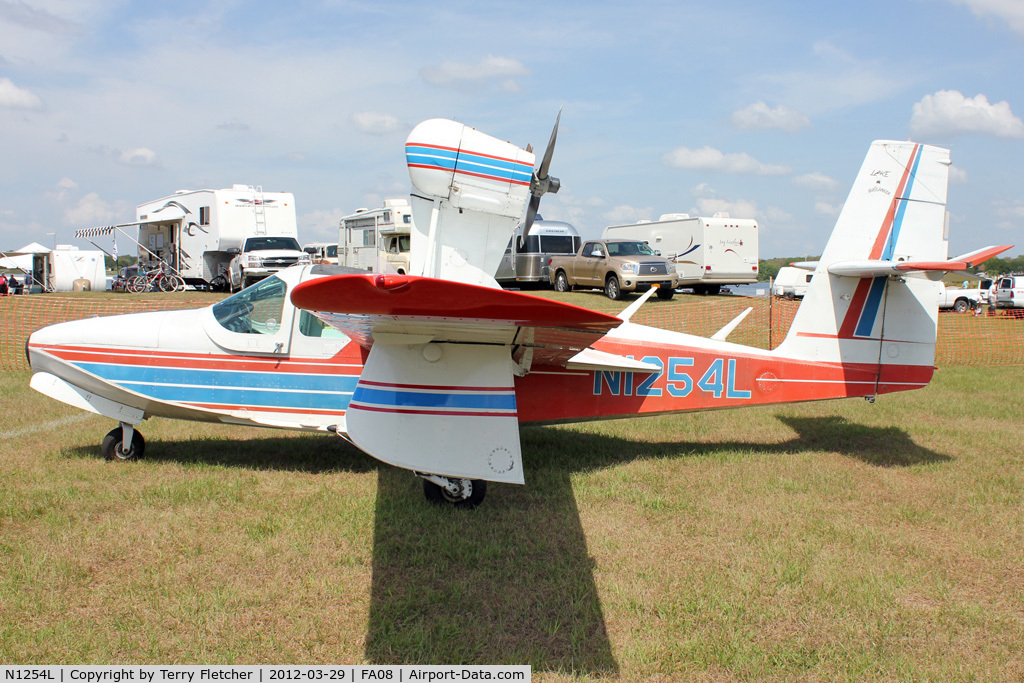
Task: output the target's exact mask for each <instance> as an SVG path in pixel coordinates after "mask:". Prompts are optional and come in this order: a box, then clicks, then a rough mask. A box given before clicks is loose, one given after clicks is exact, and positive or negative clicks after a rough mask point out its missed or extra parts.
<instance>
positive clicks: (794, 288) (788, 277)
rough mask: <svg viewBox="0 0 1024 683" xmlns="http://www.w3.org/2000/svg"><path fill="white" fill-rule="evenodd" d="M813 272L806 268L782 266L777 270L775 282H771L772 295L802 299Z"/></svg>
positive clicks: (809, 284)
mask: <svg viewBox="0 0 1024 683" xmlns="http://www.w3.org/2000/svg"><path fill="white" fill-rule="evenodd" d="M813 277H814V271H813V270H808V269H807V268H797V267H794V266H783V267H782V268H779V272H778V274H777V275H776V276H775V281H774V282H772V294H774V295H775V296H781V297H786V298H788V299H802V298H804V294H806V293H807V288H808V287H810V286H811V279H812V278H813Z"/></svg>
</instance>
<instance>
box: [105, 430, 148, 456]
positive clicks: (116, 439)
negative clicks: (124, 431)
mask: <svg viewBox="0 0 1024 683" xmlns="http://www.w3.org/2000/svg"><path fill="white" fill-rule="evenodd" d="M100 452H101V453H102V454H103V457H104V459H106V460H116V461H120V462H128V461H129V460H138V459H139V458H141V457H142V455H143V453H145V452H146V440H145V439H144V438H142V432H140V431H139V430H137V429H136V430H135V431H134V432H133V433H132V447H131V448H130V449H129V450H128V453H127V454H125V453H122V452H121V428H120V427H114V428H113V429H111V430H110V431H109V432H107V435H106V436H105V437H103V443H101V444H100Z"/></svg>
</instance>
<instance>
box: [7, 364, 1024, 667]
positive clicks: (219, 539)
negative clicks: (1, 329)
mask: <svg viewBox="0 0 1024 683" xmlns="http://www.w3.org/2000/svg"><path fill="white" fill-rule="evenodd" d="M28 379H29V375H28V373H27V372H14V373H9V374H5V375H3V376H2V377H0V400H2V401H3V405H4V416H5V418H4V422H3V427H2V430H3V432H2V435H3V437H4V439H3V440H4V444H5V447H4V454H3V457H2V458H0V662H3V663H101V664H102V663H160V664H170V663H357V662H366V663H528V664H532V666H533V668H534V680H537V681H547V680H598V679H606V678H616V679H621V680H626V681H641V680H751V679H758V680H760V679H768V680H793V679H799V680H864V679H873V680H878V679H886V680H913V681H919V680H941V681H946V680H964V681H973V680H979V681H991V680H1018V681H1019V680H1021V678H1022V677H1024V654H1022V647H1021V643H1024V525H1022V522H1024V520H1022V517H1024V506H1022V495H1024V455H1022V453H1024V446H1022V445H1021V433H1022V431H1021V415H1024V392H1022V391H1021V386H1022V384H1024V368H1020V367H1016V368H999V369H979V368H943V369H940V371H939V372H938V373H937V377H936V379H935V381H934V382H933V384H932V385H931V386H930V387H929V388H927V389H925V390H923V391H917V392H911V393H907V394H899V395H891V396H883V397H882V398H880V399H879V401H878V402H877V403H876V404H874V405H870V404H867V403H865V402H863V401H846V402H825V403H815V404H805V405H797V406H788V407H782V408H757V409H748V410H743V411H721V412H712V413H699V414H693V415H682V416H672V417H657V418H647V419H643V420H632V421H614V422H604V423H594V424H587V425H577V426H564V427H543V428H539V427H538V428H527V429H524V430H523V447H524V458H525V464H526V469H527V484H528V485H527V486H526V487H516V486H500V485H493V486H492V487H491V490H490V492H489V494H488V498H487V500H486V501H485V503H484V505H483V506H482V507H481V508H479V509H478V510H476V511H471V512H463V511H453V510H445V509H438V508H434V507H431V506H429V505H427V504H426V503H425V502H424V500H423V498H422V495H421V492H420V485H419V483H418V480H416V479H415V478H414V477H413V476H411V475H410V474H408V473H407V472H404V471H399V470H395V469H393V468H390V467H387V466H383V465H380V464H378V463H377V462H376V461H374V460H372V459H370V458H368V457H367V456H365V455H363V454H361V453H360V452H359V451H357V450H355V449H354V448H352V447H351V446H348V445H346V444H345V443H344V442H343V441H342V440H340V439H338V438H336V437H328V436H313V435H303V434H293V433H288V432H278V431H272V430H258V429H245V428H237V427H225V426H215V425H202V424H194V423H179V422H171V421H167V420H161V419H154V420H151V421H149V422H147V423H146V424H144V425H143V427H142V429H143V431H144V432H145V434H146V438H147V442H148V445H147V457H146V459H145V460H143V461H141V462H138V463H129V464H114V463H106V462H104V461H103V460H101V459H100V457H99V454H98V451H99V448H98V444H99V441H100V439H101V438H102V436H103V434H104V433H105V432H106V431H107V430H109V429H110V428H111V427H112V426H113V425H112V424H111V423H110V422H109V421H108V420H105V419H103V418H99V417H95V416H90V415H87V414H84V413H80V412H78V411H75V410H74V409H72V408H69V407H67V406H64V405H63V404H58V403H56V402H53V401H51V400H49V399H47V398H45V397H42V396H40V395H38V394H36V393H35V392H32V391H31V390H29V389H28V387H27V384H28Z"/></svg>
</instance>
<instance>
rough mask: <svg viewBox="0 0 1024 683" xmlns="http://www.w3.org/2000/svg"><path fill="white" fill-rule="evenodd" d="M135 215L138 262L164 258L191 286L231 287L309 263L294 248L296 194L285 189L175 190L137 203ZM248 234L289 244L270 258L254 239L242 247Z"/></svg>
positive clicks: (295, 237)
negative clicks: (266, 190)
mask: <svg viewBox="0 0 1024 683" xmlns="http://www.w3.org/2000/svg"><path fill="white" fill-rule="evenodd" d="M136 219H137V222H138V225H139V239H138V243H139V261H140V262H142V263H143V264H151V265H155V264H157V263H159V262H160V261H163V262H164V263H166V264H167V265H168V266H169V267H170V268H171V269H172V270H173V271H175V272H177V273H178V274H179V275H181V277H182V278H184V280H185V282H186V283H188V284H190V285H194V286H196V287H201V288H205V287H213V288H215V289H227V288H229V287H230V288H231V289H235V288H237V287H241V286H245V285H247V284H248V283H249V282H252V281H254V280H256V279H259V277H261V276H263V275H268V274H270V273H273V272H276V271H277V270H280V269H281V268H284V267H287V266H290V265H293V264H295V263H308V262H309V257H308V255H305V254H304V252H302V251H301V250H300V249H299V245H298V241H297V232H298V231H297V226H296V220H295V198H294V197H293V196H292V193H290V192H264V191H263V189H262V188H260V187H253V186H251V185H233V186H232V187H231V189H225V190H179V191H178V192H175V193H174V194H173V195H171V196H169V197H163V198H161V199H157V200H155V201H151V202H147V203H145V204H140V205H139V206H138V209H137V211H136ZM250 238H287V239H284V240H283V241H279V242H280V244H285V243H287V245H288V248H287V249H284V250H283V251H281V250H278V251H276V252H275V253H274V254H273V255H272V256H271V255H270V254H269V253H260V250H259V249H256V248H254V247H255V246H257V245H256V243H253V245H247V240H249V239H250ZM277 243H278V242H275V244H277ZM292 243H294V247H292ZM280 244H278V246H280ZM264 251H265V250H264ZM265 257H266V258H265Z"/></svg>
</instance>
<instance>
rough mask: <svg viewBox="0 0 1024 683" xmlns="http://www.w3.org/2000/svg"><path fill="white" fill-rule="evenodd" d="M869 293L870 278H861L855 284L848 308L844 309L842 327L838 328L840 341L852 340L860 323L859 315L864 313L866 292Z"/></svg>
mask: <svg viewBox="0 0 1024 683" xmlns="http://www.w3.org/2000/svg"><path fill="white" fill-rule="evenodd" d="M869 291H871V278H861V279H860V282H858V283H857V291H855V292H854V293H853V300H852V301H851V302H850V307H849V308H848V309H846V317H845V318H843V325H842V327H840V328H839V338H840V339H852V338H853V333H854V331H855V330H856V329H857V323H858V322H859V321H860V314H861V313H863V312H864V302H865V301H867V299H868V292H869Z"/></svg>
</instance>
